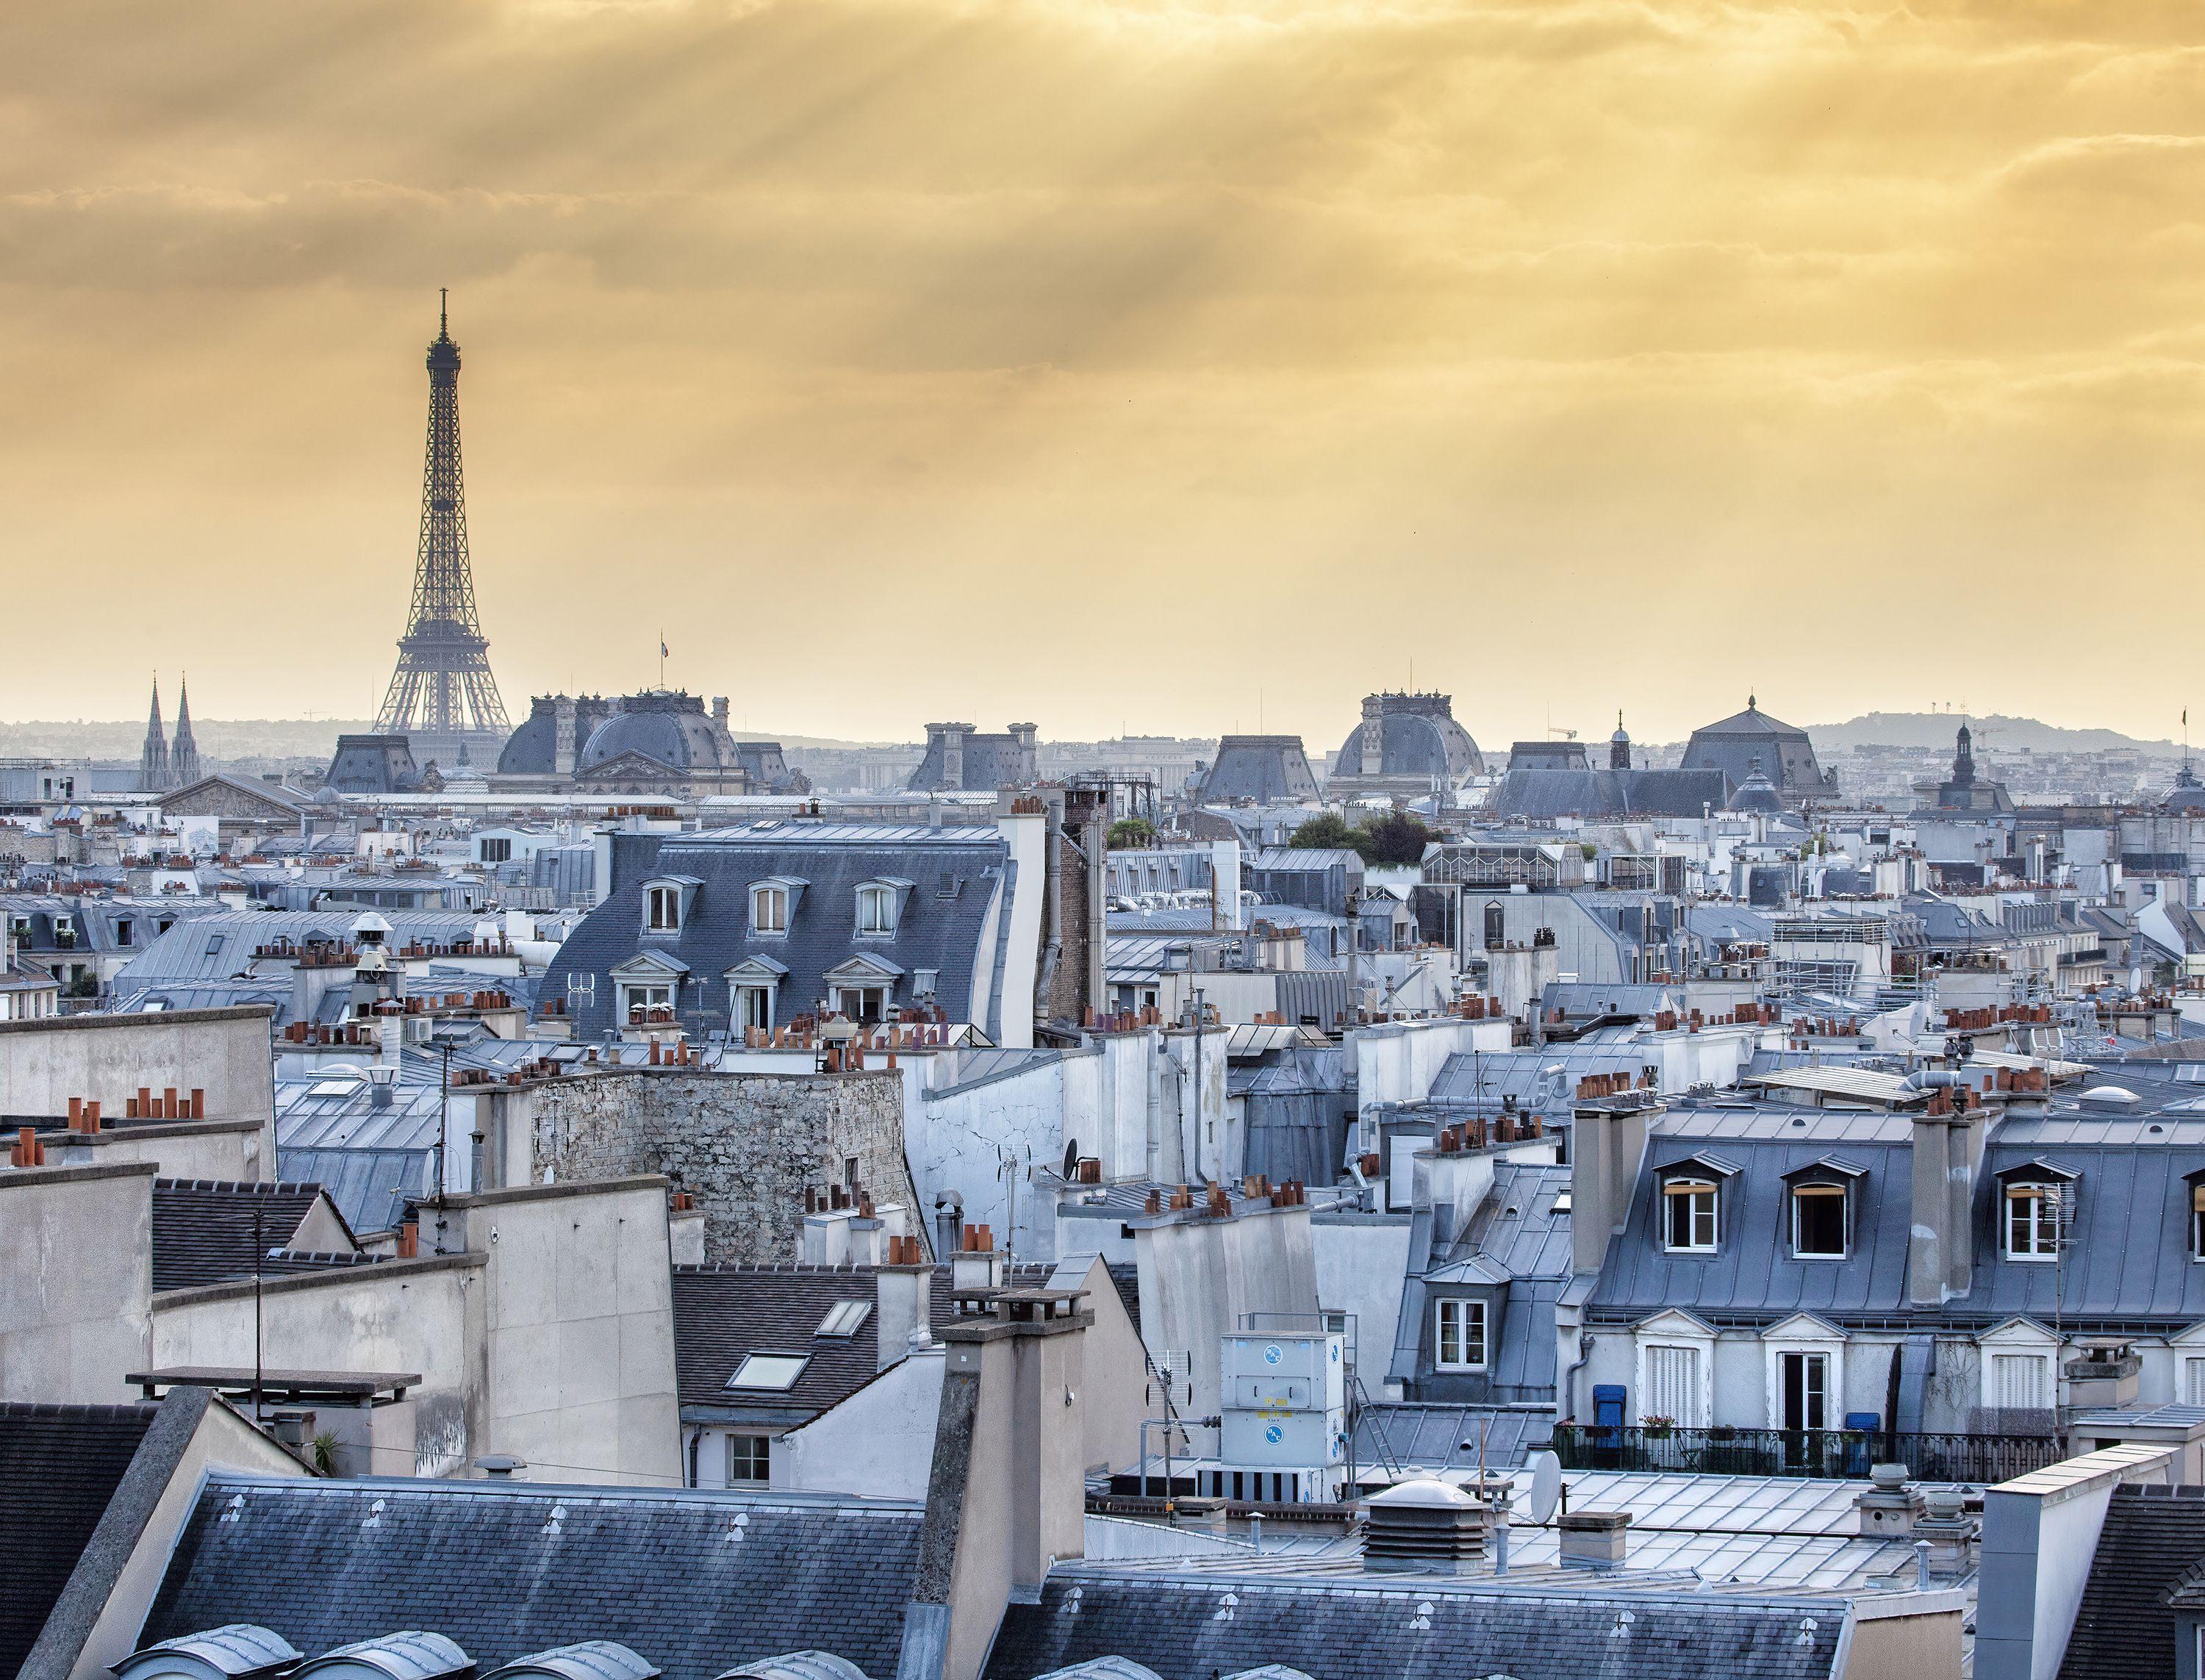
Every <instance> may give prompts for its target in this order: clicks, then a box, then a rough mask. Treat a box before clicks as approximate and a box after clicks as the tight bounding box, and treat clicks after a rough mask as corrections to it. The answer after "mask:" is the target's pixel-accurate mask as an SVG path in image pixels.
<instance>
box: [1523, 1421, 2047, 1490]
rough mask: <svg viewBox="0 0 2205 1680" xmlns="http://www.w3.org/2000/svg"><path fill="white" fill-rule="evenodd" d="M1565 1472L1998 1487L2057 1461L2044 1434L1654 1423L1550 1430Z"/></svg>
mask: <svg viewBox="0 0 2205 1680" xmlns="http://www.w3.org/2000/svg"><path fill="white" fill-rule="evenodd" d="M1554 1453H1555V1456H1556V1457H1559V1458H1560V1460H1561V1461H1562V1468H1563V1469H1570V1470H1659V1471H1668V1472H1676V1473H1681V1474H1685V1475H1796V1476H1818V1477H1833V1478H1838V1479H1843V1480H1851V1481H1865V1480H1866V1479H1867V1477H1868V1473H1869V1466H1870V1465H1871V1464H1904V1465H1905V1466H1906V1468H1907V1470H1908V1473H1909V1474H1910V1475H1911V1476H1912V1478H1913V1479H1914V1480H1916V1481H1973V1482H1982V1483H1990V1482H1998V1481H2010V1480H2012V1478H2013V1477H2015V1476H2018V1475H2028V1474H2029V1473H2030V1471H2031V1470H2040V1469H2043V1468H2044V1467H2045V1466H2046V1465H2047V1464H2050V1463H2057V1462H2058V1461H2059V1458H2060V1457H2062V1456H2063V1455H2062V1453H2061V1451H2060V1449H2059V1441H2058V1440H2055V1439H2053V1437H2051V1436H2049V1435H1935V1434H1902V1433H1900V1432H1899V1431H1896V1430H1890V1429H1732V1428H1723V1427H1721V1426H1718V1427H1716V1428H1712V1429H1680V1428H1674V1427H1669V1426H1664V1425H1661V1424H1655V1425H1653V1426H1651V1427H1649V1426H1646V1425H1643V1424H1631V1425H1613V1424H1611V1425H1602V1424H1597V1423H1559V1424H1556V1425H1555V1426H1554Z"/></svg>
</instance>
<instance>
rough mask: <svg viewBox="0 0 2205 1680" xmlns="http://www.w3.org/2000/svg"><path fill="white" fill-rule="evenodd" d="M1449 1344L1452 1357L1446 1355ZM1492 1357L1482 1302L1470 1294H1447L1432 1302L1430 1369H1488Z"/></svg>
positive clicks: (1486, 1318)
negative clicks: (1451, 1347) (1451, 1346)
mask: <svg viewBox="0 0 2205 1680" xmlns="http://www.w3.org/2000/svg"><path fill="white" fill-rule="evenodd" d="M1450 1320H1452V1321H1453V1323H1452V1324H1450V1322H1449V1321H1450ZM1450 1344H1452V1345H1453V1353H1454V1357H1453V1358H1452V1359H1450V1358H1449V1357H1448V1356H1447V1355H1448V1351H1449V1345H1450ZM1492 1357H1493V1343H1492V1339H1491V1336H1490V1334H1489V1318H1488V1315H1487V1312H1486V1304H1485V1303H1484V1302H1483V1301H1482V1300H1480V1299H1478V1298H1477V1297H1474V1296H1461V1295H1447V1296H1441V1297H1440V1298H1439V1299H1438V1300H1436V1301H1435V1302H1433V1303H1432V1368H1433V1369H1434V1370H1435V1371H1483V1370H1486V1369H1488V1368H1490V1365H1491V1362H1492Z"/></svg>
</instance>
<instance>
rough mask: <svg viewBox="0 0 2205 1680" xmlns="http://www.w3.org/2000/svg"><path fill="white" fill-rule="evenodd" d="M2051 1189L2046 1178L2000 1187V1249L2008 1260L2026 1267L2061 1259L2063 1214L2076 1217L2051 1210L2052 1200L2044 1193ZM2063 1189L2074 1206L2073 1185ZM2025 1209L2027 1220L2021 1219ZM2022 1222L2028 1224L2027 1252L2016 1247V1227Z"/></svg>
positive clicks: (2063, 1211) (2069, 1184)
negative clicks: (2060, 1235) (2048, 1205)
mask: <svg viewBox="0 0 2205 1680" xmlns="http://www.w3.org/2000/svg"><path fill="white" fill-rule="evenodd" d="M2050 1187H2051V1186H2050V1184H2048V1183H2047V1181H2046V1180H2044V1179H2042V1178H2019V1179H2010V1180H2008V1181H2007V1182H2006V1183H2005V1184H2001V1185H2000V1186H1999V1202H2000V1207H1999V1250H2000V1253H2001V1254H2002V1255H2003V1256H2005V1257H2006V1259H2008V1260H2012V1261H2019V1262H2021V1263H2022V1264H2024V1265H2050V1264H2052V1263H2053V1262H2055V1261H2058V1260H2059V1227H2060V1224H2061V1220H2062V1217H2063V1214H2064V1216H2065V1219H2067V1220H2070V1221H2071V1220H2072V1219H2073V1217H2074V1216H2073V1214H2072V1213H2071V1211H2067V1210H2065V1209H2053V1208H2047V1205H2046V1203H2047V1202H2048V1201H2049V1200H2050V1199H2051V1198H2049V1197H2047V1196H2046V1195H2045V1194H2044V1192H2045V1190H2047V1189H2048V1188H2050ZM2061 1189H2062V1190H2064V1192H2065V1196H2066V1198H2067V1199H2068V1201H2069V1202H2071V1201H2072V1198H2073V1196H2074V1193H2075V1192H2074V1185H2073V1184H2072V1182H2069V1183H2067V1184H2064V1185H2062V1186H2061ZM2024 1206H2025V1207H2026V1208H2027V1209H2028V1212H2027V1214H2026V1215H2025V1220H2018V1219H2017V1214H2020V1213H2021V1210H2022V1208H2024ZM2020 1223H2025V1225H2026V1228H2027V1232H2028V1241H2029V1244H2030V1246H2029V1247H2027V1248H2026V1249H2017V1248H2016V1247H2015V1246H2014V1235H2015V1226H2017V1224H2020Z"/></svg>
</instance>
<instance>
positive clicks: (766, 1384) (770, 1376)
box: [728, 1353, 811, 1392]
mask: <svg viewBox="0 0 2205 1680" xmlns="http://www.w3.org/2000/svg"><path fill="white" fill-rule="evenodd" d="M810 1363H811V1356H810V1355H809V1354H803V1353H751V1354H746V1355H744V1356H743V1362H742V1363H741V1364H740V1365H739V1366H737V1367H736V1368H735V1374H734V1375H733V1376H731V1377H729V1378H728V1387H730V1388H770V1389H775V1390H778V1391H780V1392H787V1390H789V1389H792V1388H793V1387H795V1386H796V1380H797V1378H799V1377H800V1376H802V1375H803V1374H804V1368H805V1366H806V1365H808V1364H810Z"/></svg>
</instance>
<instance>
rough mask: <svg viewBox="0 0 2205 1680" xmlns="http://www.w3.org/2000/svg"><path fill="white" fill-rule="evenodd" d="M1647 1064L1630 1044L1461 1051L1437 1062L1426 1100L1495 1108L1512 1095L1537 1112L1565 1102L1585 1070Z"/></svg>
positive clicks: (1629, 1069) (1628, 1069)
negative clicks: (1555, 1069)
mask: <svg viewBox="0 0 2205 1680" xmlns="http://www.w3.org/2000/svg"><path fill="white" fill-rule="evenodd" d="M1556 1066H1559V1067H1560V1069H1561V1070H1562V1071H1561V1072H1560V1074H1549V1073H1548V1072H1547V1070H1548V1068H1551V1067H1556ZM1645 1066H1648V1059H1647V1054H1646V1053H1645V1052H1644V1051H1642V1050H1637V1049H1634V1048H1630V1047H1628V1046H1626V1047H1625V1048H1621V1049H1595V1048H1585V1047H1584V1046H1581V1045H1572V1044H1548V1045H1544V1046H1542V1047H1541V1048H1537V1049H1536V1050H1495V1051H1491V1052H1485V1053H1480V1054H1468V1053H1462V1054H1455V1055H1452V1056H1449V1057H1448V1058H1447V1061H1446V1062H1445V1064H1444V1065H1443V1066H1441V1069H1440V1072H1439V1077H1437V1078H1435V1079H1434V1080H1433V1081H1432V1086H1431V1094H1430V1096H1429V1101H1432V1102H1435V1103H1447V1104H1463V1105H1468V1106H1470V1107H1474V1108H1476V1109H1477V1110H1478V1111H1479V1112H1483V1113H1498V1112H1499V1110H1500V1107H1501V1099H1502V1098H1503V1097H1510V1096H1513V1097H1514V1098H1515V1099H1516V1105H1517V1107H1519V1108H1522V1109H1524V1110H1525V1111H1527V1112H1534V1113H1536V1112H1537V1111H1538V1110H1539V1109H1540V1107H1542V1105H1543V1104H1549V1103H1560V1104H1563V1105H1566V1104H1567V1103H1568V1102H1569V1101H1570V1100H1571V1097H1572V1094H1573V1093H1574V1092H1575V1091H1576V1090H1577V1087H1578V1080H1579V1079H1581V1078H1583V1077H1585V1076H1586V1075H1587V1074H1590V1073H1626V1074H1629V1075H1630V1076H1631V1077H1632V1078H1633V1079H1636V1078H1637V1077H1638V1074H1639V1071H1640V1070H1641V1069H1642V1068H1643V1067H1645ZM1408 1106H1410V1105H1406V1104H1405V1105H1404V1107H1408ZM1548 1118H1549V1119H1554V1120H1557V1121H1559V1120H1560V1119H1565V1118H1566V1115H1565V1114H1562V1113H1553V1112H1551V1111H1550V1112H1549V1114H1548Z"/></svg>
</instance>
